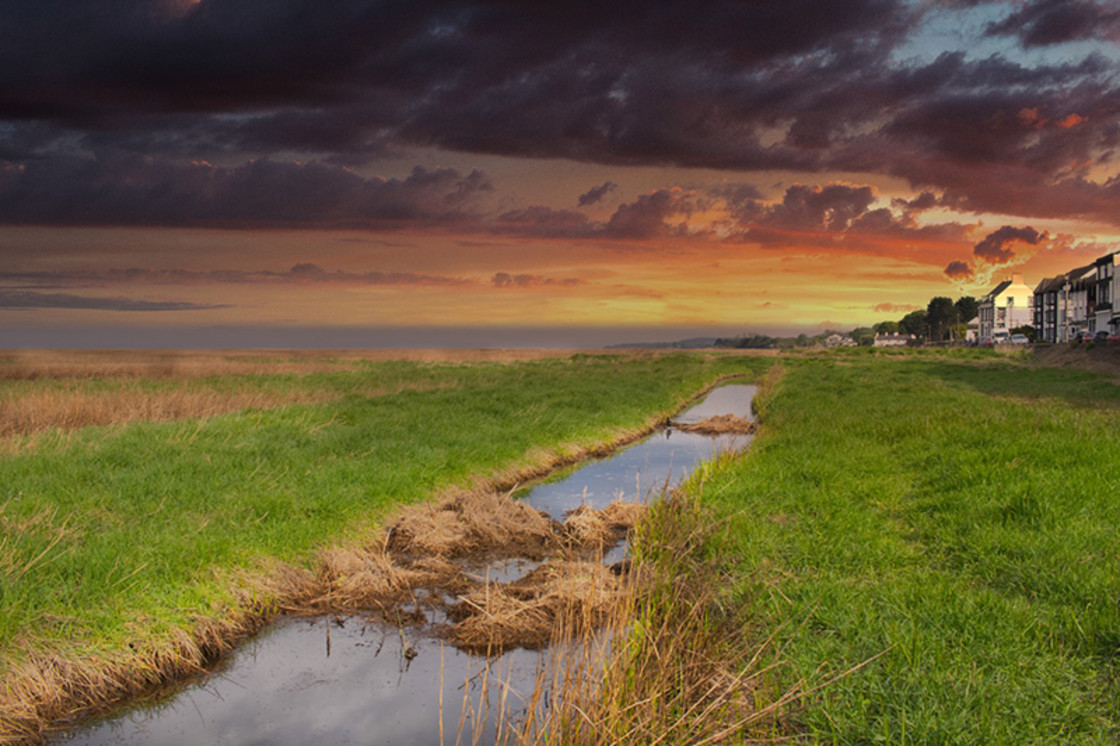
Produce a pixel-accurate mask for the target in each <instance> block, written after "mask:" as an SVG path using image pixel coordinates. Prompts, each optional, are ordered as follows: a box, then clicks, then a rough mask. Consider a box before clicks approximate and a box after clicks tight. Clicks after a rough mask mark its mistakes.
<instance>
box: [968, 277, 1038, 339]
mask: <svg viewBox="0 0 1120 746" xmlns="http://www.w3.org/2000/svg"><path fill="white" fill-rule="evenodd" d="M1033 302H1034V291H1033V290H1031V289H1030V288H1029V287H1027V286H1026V285H1025V284H1023V276H1022V275H1021V274H1019V273H1015V274H1013V275H1011V279H1010V280H1004V281H1003V282H1001V283H1000V284H998V285H996V286H995V287H994V288H992V291H991V292H990V293H988V294H987V295H985V296H984V298H983V299H982V300H981V301H980V312H979V314H978V317H979V319H980V342H982V343H987V342H992V341H994V340H995V339H996V337H1000V338H1003V339H1006V338H1007V337H1008V336H1009V335H1010V333H1011V330H1012V329H1014V328H1015V327H1017V326H1029V325H1031V324H1033V322H1034V313H1033V311H1032V304H1033Z"/></svg>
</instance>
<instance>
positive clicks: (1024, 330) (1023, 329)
mask: <svg viewBox="0 0 1120 746" xmlns="http://www.w3.org/2000/svg"><path fill="white" fill-rule="evenodd" d="M1011 333H1012V334H1025V335H1027V339H1029V340H1030V341H1031V342H1034V327H1033V326H1031V325H1030V324H1023V325H1022V326H1017V327H1015V328H1014V329H1012V330H1011Z"/></svg>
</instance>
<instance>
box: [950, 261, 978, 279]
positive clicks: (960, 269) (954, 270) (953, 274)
mask: <svg viewBox="0 0 1120 746" xmlns="http://www.w3.org/2000/svg"><path fill="white" fill-rule="evenodd" d="M945 276H946V277H949V278H952V279H954V280H967V279H968V278H970V277H972V267H970V266H968V263H967V262H961V261H952V262H949V264H948V265H947V266H946V267H945Z"/></svg>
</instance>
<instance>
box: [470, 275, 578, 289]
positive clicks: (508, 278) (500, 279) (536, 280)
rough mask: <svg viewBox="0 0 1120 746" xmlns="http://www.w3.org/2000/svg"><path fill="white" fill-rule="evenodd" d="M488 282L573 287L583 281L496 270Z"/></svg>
mask: <svg viewBox="0 0 1120 746" xmlns="http://www.w3.org/2000/svg"><path fill="white" fill-rule="evenodd" d="M490 284H491V285H493V286H494V287H496V288H531V287H539V286H542V285H543V286H549V285H553V286H559V287H575V286H576V285H582V284H583V281H582V280H580V279H578V278H575V277H565V278H563V279H556V278H554V277H542V276H541V275H530V274H510V273H509V272H496V273H495V274H494V276H493V277H491V278H490Z"/></svg>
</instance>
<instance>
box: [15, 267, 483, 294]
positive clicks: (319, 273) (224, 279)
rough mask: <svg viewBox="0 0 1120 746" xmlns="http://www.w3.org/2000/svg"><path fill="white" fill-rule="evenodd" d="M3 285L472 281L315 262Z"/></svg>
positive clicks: (64, 275) (28, 276) (68, 274)
mask: <svg viewBox="0 0 1120 746" xmlns="http://www.w3.org/2000/svg"><path fill="white" fill-rule="evenodd" d="M0 282H9V283H18V284H20V285H22V286H23V288H24V289H27V287H28V286H29V285H32V284H34V285H36V286H40V287H66V286H70V287H74V286H79V287H114V286H119V285H196V284H202V283H220V284H262V283H263V284H287V283H295V284H301V285H309V284H341V285H465V284H469V283H470V282H471V281H470V280H465V279H462V278H457V277H446V276H442V275H429V274H423V273H416V272H344V271H342V270H335V271H328V270H326V269H323V268H322V267H320V266H319V265H317V264H313V263H311V262H300V263H299V264H296V265H294V266H292V268H291V269H289V270H288V271H287V272H275V271H271V270H258V271H255V272H252V271H245V270H231V269H218V270H187V269H148V268H139V267H132V268H129V269H108V270H81V269H75V270H65V271H44V272H10V271H0Z"/></svg>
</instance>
